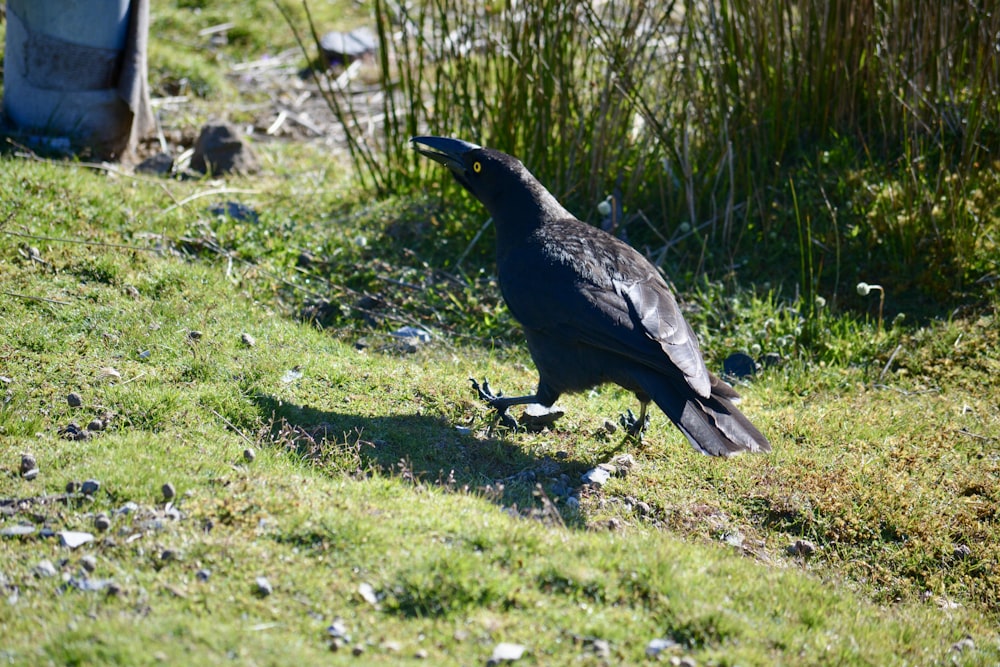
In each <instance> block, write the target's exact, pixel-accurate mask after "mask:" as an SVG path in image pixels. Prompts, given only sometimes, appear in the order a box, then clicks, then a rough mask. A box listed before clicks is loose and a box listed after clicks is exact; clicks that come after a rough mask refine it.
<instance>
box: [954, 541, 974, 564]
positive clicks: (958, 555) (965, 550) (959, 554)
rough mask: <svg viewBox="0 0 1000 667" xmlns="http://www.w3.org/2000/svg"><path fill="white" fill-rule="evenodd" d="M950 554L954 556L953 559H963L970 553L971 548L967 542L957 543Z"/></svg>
mask: <svg viewBox="0 0 1000 667" xmlns="http://www.w3.org/2000/svg"><path fill="white" fill-rule="evenodd" d="M952 555H953V556H954V557H955V560H965V559H966V558H968V557H969V556H971V555H972V549H970V548H969V545H967V544H959V545H957V546H956V547H955V550H954V551H952Z"/></svg>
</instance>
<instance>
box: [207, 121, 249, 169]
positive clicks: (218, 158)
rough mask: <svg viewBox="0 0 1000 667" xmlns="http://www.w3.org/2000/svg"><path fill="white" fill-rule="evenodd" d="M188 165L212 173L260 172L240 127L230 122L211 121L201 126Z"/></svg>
mask: <svg viewBox="0 0 1000 667" xmlns="http://www.w3.org/2000/svg"><path fill="white" fill-rule="evenodd" d="M191 168H192V169H194V170H195V171H200V172H201V173H203V174H207V173H209V172H211V174H212V175H213V176H220V175H222V174H228V173H237V174H241V175H244V176H245V175H248V174H254V173H257V172H258V171H260V162H259V161H258V160H257V156H256V155H255V154H254V152H253V149H252V148H250V145H249V144H247V143H246V142H245V141H244V140H243V137H242V136H241V133H240V132H239V130H237V129H236V127H234V126H233V125H231V124H229V123H226V122H221V121H214V122H210V123H208V124H206V125H205V126H204V127H202V128H201V134H199V135H198V140H197V142H196V143H195V147H194V155H192V156H191Z"/></svg>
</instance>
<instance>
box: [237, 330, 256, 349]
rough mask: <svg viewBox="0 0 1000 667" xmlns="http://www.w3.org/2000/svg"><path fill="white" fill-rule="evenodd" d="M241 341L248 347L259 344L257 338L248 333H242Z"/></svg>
mask: <svg viewBox="0 0 1000 667" xmlns="http://www.w3.org/2000/svg"><path fill="white" fill-rule="evenodd" d="M240 342H241V343H243V344H244V345H245V346H247V347H253V346H254V345H256V344H257V340H256V339H255V338H254V337H253V336H251V335H250V334H248V333H241V334H240Z"/></svg>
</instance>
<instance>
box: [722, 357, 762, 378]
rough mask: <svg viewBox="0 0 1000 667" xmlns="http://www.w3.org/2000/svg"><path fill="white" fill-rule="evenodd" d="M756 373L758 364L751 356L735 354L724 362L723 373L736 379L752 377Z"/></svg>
mask: <svg viewBox="0 0 1000 667" xmlns="http://www.w3.org/2000/svg"><path fill="white" fill-rule="evenodd" d="M756 372H757V364H756V363H754V360H753V357H751V356H750V355H749V354H744V353H742V352H734V353H733V354H730V355H729V356H728V357H726V360H725V361H723V362H722V373H723V374H724V375H729V376H731V377H734V378H747V377H751V376H752V375H753V374H754V373H756Z"/></svg>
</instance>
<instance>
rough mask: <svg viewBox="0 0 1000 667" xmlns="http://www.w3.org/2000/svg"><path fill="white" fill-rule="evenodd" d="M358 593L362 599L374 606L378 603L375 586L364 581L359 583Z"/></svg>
mask: <svg viewBox="0 0 1000 667" xmlns="http://www.w3.org/2000/svg"><path fill="white" fill-rule="evenodd" d="M358 595H360V596H361V599H362V600H364V601H365V602H367V603H368V604H370V605H372V606H373V607H374V606H376V605H378V595H377V594H376V593H375V587H374V586H372V585H371V584H369V583H367V582H362V583H360V584H358Z"/></svg>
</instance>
